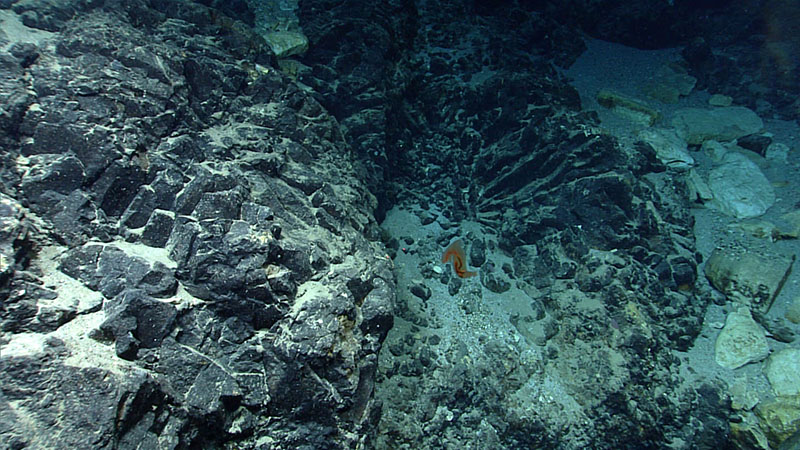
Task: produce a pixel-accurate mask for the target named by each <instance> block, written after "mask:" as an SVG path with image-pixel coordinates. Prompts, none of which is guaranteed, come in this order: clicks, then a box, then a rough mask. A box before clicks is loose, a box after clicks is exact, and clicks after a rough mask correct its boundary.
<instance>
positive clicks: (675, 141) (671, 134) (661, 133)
mask: <svg viewBox="0 0 800 450" xmlns="http://www.w3.org/2000/svg"><path fill="white" fill-rule="evenodd" d="M638 136H639V139H641V140H642V141H644V142H646V143H648V144H650V146H651V147H653V149H654V150H655V151H656V156H658V159H659V160H661V162H662V163H664V165H666V166H668V167H672V168H675V169H682V170H687V169H689V168H691V167H692V166H694V158H692V155H690V154H689V152H688V150H687V148H686V141H684V140H683V139H682V138H681V137H680V136H678V133H677V132H675V130H668V129H664V128H648V129H644V130H642V131H640V132H639V133H638Z"/></svg>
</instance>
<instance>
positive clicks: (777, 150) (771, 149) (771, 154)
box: [764, 142, 789, 163]
mask: <svg viewBox="0 0 800 450" xmlns="http://www.w3.org/2000/svg"><path fill="white" fill-rule="evenodd" d="M764 157H765V158H767V160H769V161H774V162H779V163H785V162H786V161H787V158H788V157H789V146H788V145H786V144H782V143H780V142H773V143H771V144H769V146H768V147H767V152H766V154H765V155H764Z"/></svg>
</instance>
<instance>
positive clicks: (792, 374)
mask: <svg viewBox="0 0 800 450" xmlns="http://www.w3.org/2000/svg"><path fill="white" fill-rule="evenodd" d="M764 373H765V374H766V375H767V379H768V380H769V384H770V386H772V390H773V391H775V394H776V395H798V394H800V349H797V348H787V349H783V350H781V351H779V352H776V353H774V354H773V355H772V356H770V357H769V359H768V360H767V363H766V364H765V365H764Z"/></svg>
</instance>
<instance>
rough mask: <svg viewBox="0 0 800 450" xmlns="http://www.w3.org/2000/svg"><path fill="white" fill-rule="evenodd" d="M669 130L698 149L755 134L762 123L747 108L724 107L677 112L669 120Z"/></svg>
mask: <svg viewBox="0 0 800 450" xmlns="http://www.w3.org/2000/svg"><path fill="white" fill-rule="evenodd" d="M672 126H674V127H675V129H676V130H678V134H679V135H680V136H681V137H683V138H684V139H685V140H686V142H688V143H689V144H692V145H700V144H702V143H703V142H704V141H707V140H709V139H714V140H717V141H732V140H734V139H737V138H740V137H742V136H746V135H748V134H754V133H758V132H759V131H761V129H762V128H764V122H762V121H761V118H760V117H758V116H757V115H756V113H754V112H753V111H752V110H750V109H748V108H745V107H743V106H727V107H721V108H714V109H703V108H683V109H679V110H677V111H675V114H674V115H673V116H672Z"/></svg>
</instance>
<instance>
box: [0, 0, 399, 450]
mask: <svg viewBox="0 0 800 450" xmlns="http://www.w3.org/2000/svg"><path fill="white" fill-rule="evenodd" d="M11 3H13V5H11ZM11 3H8V2H6V3H4V4H3V7H6V8H7V7H9V6H12V7H13V11H14V12H15V13H17V14H20V18H21V20H22V22H23V23H24V24H26V25H27V26H29V27H35V28H37V29H40V30H47V31H49V32H52V35H48V36H51V40H50V41H48V44H47V45H44V44H42V45H41V46H35V45H32V44H23V43H18V44H15V45H9V46H8V47H7V48H8V51H7V52H0V69H2V70H0V73H2V75H0V86H2V89H0V97H2V102H0V103H2V105H0V143H2V147H3V152H0V181H2V184H1V185H0V186H2V192H3V193H2V194H0V223H2V225H3V226H2V228H0V330H2V333H3V334H2V335H0V345H2V346H3V353H2V355H0V366H1V370H0V371H1V372H2V374H1V375H0V378H2V380H1V381H2V383H0V385H1V386H2V387H0V403H2V404H3V405H4V407H2V408H0V410H2V411H3V412H1V413H0V436H2V439H3V440H4V441H5V442H7V443H9V445H11V446H12V447H14V448H23V447H26V446H27V447H29V448H34V447H36V448H48V447H58V448H112V447H113V448H142V447H147V448H219V447H224V446H236V447H240V448H255V447H258V446H259V445H263V443H262V439H263V437H264V436H269V439H270V440H271V442H272V444H270V445H271V446H275V447H276V448H277V447H282V448H289V447H292V448H300V447H308V448H353V447H354V446H356V443H357V442H359V441H363V440H365V439H367V437H368V436H369V435H370V434H371V433H373V432H374V429H375V426H376V424H377V419H378V414H377V413H378V412H379V404H378V403H377V402H376V401H375V399H374V397H373V388H374V377H375V376H376V361H377V357H376V355H377V352H378V351H379V350H380V348H381V343H382V341H383V339H384V338H385V336H386V333H387V332H388V330H389V329H390V328H391V326H392V308H393V298H394V294H395V286H394V281H393V276H392V273H391V268H390V261H388V260H386V259H385V257H384V252H383V251H382V250H381V248H380V247H379V246H378V245H377V244H374V243H373V242H370V241H369V240H368V239H367V236H376V235H377V233H376V232H375V230H376V229H377V225H376V222H375V219H374V218H373V211H374V208H375V206H376V199H375V197H373V196H372V194H371V193H369V191H367V190H366V189H365V187H364V185H363V183H362V182H361V181H360V173H361V172H360V171H359V165H358V163H357V162H356V161H355V160H354V159H353V157H352V156H353V155H352V154H351V152H350V150H349V148H348V146H347V143H346V142H345V140H344V138H343V136H342V134H341V132H340V129H339V126H338V124H337V122H336V119H335V118H333V117H332V116H331V115H330V114H329V113H328V112H327V111H326V110H325V109H324V108H323V107H322V106H321V105H320V103H319V102H318V101H317V100H315V98H314V97H313V96H312V95H311V94H310V93H309V92H308V91H307V90H305V89H302V88H301V87H300V86H298V85H297V84H296V83H295V82H294V81H292V79H290V78H288V77H286V76H284V75H283V74H282V73H281V72H280V71H278V70H276V68H275V67H273V66H271V64H272V62H273V60H272V56H270V55H271V53H270V51H269V50H268V46H267V45H266V44H265V42H264V40H263V39H262V38H261V37H260V36H259V35H258V34H256V33H255V32H254V31H253V30H252V28H251V27H250V25H252V24H253V23H254V21H255V16H254V13H253V12H252V11H251V10H250V9H249V8H248V7H247V2H244V1H235V2H222V1H219V2H216V1H213V2H212V1H204V2H192V1H178V0H164V1H153V2H146V1H141V0H133V1H116V0H111V1H105V2H99V1H75V2H69V1H65V2H55V1H46V2H32V1H24V0H23V1H18V2H11ZM3 38H4V39H9V38H11V39H13V38H14V37H13V36H11V37H9V36H4V37H3ZM4 48H6V47H4ZM34 224H35V226H33V225H34ZM22 333H26V334H22ZM42 333H53V335H54V336H57V338H56V337H46V336H44V334H42ZM87 337H91V338H92V339H87ZM28 343H32V344H31V346H28ZM155 380H157V382H156V381H155ZM42 399H44V400H42ZM12 405H14V406H12ZM62 414H66V415H67V416H68V417H62V416H61V415H62ZM54 433H57V434H58V440H59V442H58V444H53V442H52V437H53V435H54Z"/></svg>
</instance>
